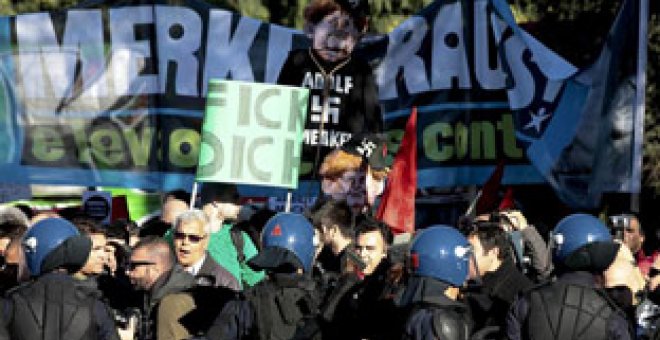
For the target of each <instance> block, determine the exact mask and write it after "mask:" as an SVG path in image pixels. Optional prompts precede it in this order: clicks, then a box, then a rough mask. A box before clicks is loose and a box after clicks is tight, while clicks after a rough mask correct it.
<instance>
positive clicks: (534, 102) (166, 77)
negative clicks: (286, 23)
mask: <svg viewBox="0 0 660 340" xmlns="http://www.w3.org/2000/svg"><path fill="white" fill-rule="evenodd" d="M92 6H93V7H87V8H83V7H80V8H72V9H67V10H63V11H53V12H42V13H26V14H19V15H16V16H13V17H0V87H1V88H0V107H1V108H2V110H0V150H1V152H0V172H3V173H10V174H12V176H6V177H3V178H0V181H2V182H11V183H17V184H20V183H23V184H76V185H83V186H123V187H134V188H143V189H159V190H170V189H176V188H188V187H190V186H191V184H192V182H193V180H194V175H195V172H196V171H197V168H196V167H197V164H198V160H199V159H200V155H199V152H200V150H201V149H202V148H200V142H201V140H202V137H201V124H202V118H203V111H204V108H205V103H206V100H205V96H206V93H207V86H208V84H209V82H208V81H209V79H214V78H215V79H224V78H227V79H229V78H230V79H234V80H240V81H247V82H259V83H273V82H275V81H276V80H277V78H278V75H279V73H280V70H281V69H282V65H283V64H284V62H285V60H286V58H287V54H288V53H289V52H290V51H291V50H293V49H299V48H307V47H309V39H308V38H307V37H306V36H305V35H304V34H303V32H301V31H296V30H293V29H289V28H285V27H281V26H277V25H271V24H268V23H264V22H260V21H258V20H256V19H252V18H248V17H243V16H240V15H239V14H237V13H232V12H229V11H226V10H223V9H219V8H212V7H211V6H209V5H208V4H206V3H204V2H201V1H195V0H189V1H186V2H182V3H178V4H177V5H163V4H160V3H157V2H156V1H141V2H140V4H139V5H138V4H134V5H132V4H121V5H118V4H117V5H115V4H112V3H109V2H108V3H102V2H94V4H93V5H92ZM622 8H623V10H622V13H623V14H622V15H621V16H620V18H619V19H618V21H617V22H618V24H617V27H622V28H624V27H629V28H630V27H632V28H634V27H636V25H633V24H630V23H635V22H637V23H639V24H640V25H641V24H643V23H644V22H645V21H646V20H647V19H646V17H641V16H640V15H639V14H638V12H639V7H638V6H637V5H636V2H635V1H628V0H626V1H623V6H622ZM80 27H85V29H84V30H81V29H80ZM614 28H616V27H614ZM633 30H634V29H633ZM616 31H617V32H619V33H616V32H615V31H613V33H612V35H611V36H610V38H608V46H612V50H605V52H604V57H606V56H607V54H608V53H609V54H612V55H614V54H616V52H617V51H618V50H624V51H627V52H629V53H630V55H626V56H625V57H624V58H619V57H613V58H611V60H605V59H602V60H600V64H599V65H595V66H594V67H592V68H590V69H591V72H590V73H588V72H583V71H584V70H578V69H577V68H576V67H574V66H573V65H571V64H570V63H568V62H567V61H566V60H564V59H563V58H561V57H560V56H559V55H557V54H556V53H553V52H552V51H551V50H549V49H548V48H547V47H545V46H544V45H543V44H542V43H541V42H539V41H538V40H536V39H535V38H534V37H532V36H531V35H530V34H529V33H527V32H525V31H524V30H523V29H521V28H520V27H519V26H518V25H517V24H516V22H515V20H514V18H513V15H512V13H511V10H510V8H509V5H508V4H507V2H506V1H503V0H460V1H451V2H446V1H435V2H432V3H431V4H429V6H427V7H426V8H424V9H422V10H420V11H419V12H418V13H417V14H415V15H412V16H410V17H409V18H408V19H407V20H405V21H404V22H402V23H401V24H400V25H399V26H397V27H396V28H395V29H394V30H393V31H392V32H389V33H388V34H386V35H382V36H376V37H370V38H369V39H366V40H365V41H364V43H363V44H362V45H360V46H358V48H357V50H358V51H357V53H358V54H359V55H362V56H368V58H370V61H371V62H372V64H373V65H374V67H375V73H374V75H375V79H376V85H377V87H378V92H379V99H380V104H381V107H382V110H383V116H384V118H385V127H386V130H387V131H386V132H387V133H388V135H389V136H390V144H391V145H390V147H389V148H388V150H396V149H397V146H398V144H399V143H400V142H401V138H402V135H403V129H404V126H405V123H406V121H407V118H408V115H409V112H410V108H411V107H412V106H413V105H415V106H416V107H417V112H418V114H419V117H418V136H417V140H418V141H419V143H418V152H417V154H418V182H417V183H418V186H419V187H455V186H466V185H481V184H483V183H484V181H485V180H486V179H487V178H488V177H489V176H490V174H491V173H492V172H493V169H494V168H495V166H496V164H497V163H498V161H499V160H504V161H505V162H506V164H507V171H506V174H505V175H504V178H503V179H502V182H503V183H505V184H508V185H510V184H538V183H549V184H550V185H552V186H553V187H554V188H555V189H557V190H558V192H560V193H564V194H562V197H563V198H564V199H565V200H566V201H567V202H569V203H570V204H572V205H579V204H580V202H588V205H590V206H592V205H593V204H595V203H597V201H598V197H599V195H598V193H599V192H601V191H620V192H634V191H638V190H639V185H638V183H639V171H637V170H635V169H631V168H633V167H632V164H633V163H634V164H637V165H638V164H639V163H640V160H639V155H640V152H637V153H636V156H635V161H630V159H631V158H632V156H631V150H632V144H633V143H634V144H635V147H636V148H637V149H639V148H641V140H642V138H639V137H640V136H639V134H640V133H641V131H640V130H641V129H640V128H639V124H637V128H636V130H635V131H634V133H637V134H638V135H637V136H636V138H634V142H633V138H630V137H631V136H632V134H633V131H631V130H632V129H628V128H627V127H628V126H632V124H628V123H631V122H632V120H633V119H634V118H633V117H632V116H633V115H632V114H629V112H628V111H631V110H627V108H629V107H630V106H626V105H627V103H628V102H629V100H628V99H629V98H630V94H631V93H632V96H633V97H634V99H635V100H633V102H637V103H643V100H642V99H643V98H641V95H640V94H637V95H635V89H634V88H633V89H632V90H631V86H628V85H627V84H629V83H630V80H631V79H639V78H640V75H639V73H641V74H642V75H643V72H637V73H638V74H637V75H635V72H634V71H635V67H634V66H638V69H643V65H642V63H639V65H633V67H632V68H630V69H628V68H624V67H623V65H622V64H621V63H619V62H618V60H619V59H624V60H630V61H635V60H638V59H640V56H641V55H643V54H644V53H645V52H644V51H645V49H644V48H640V49H637V48H636V46H634V45H635V44H636V43H637V41H638V39H637V38H635V37H634V36H633V35H634V34H632V33H634V32H632V31H631V30H630V29H628V30H627V31H626V30H623V29H617V30H616ZM640 46H641V45H640ZM606 48H609V47H606ZM602 69H609V70H611V72H599V70H602ZM630 70H632V71H633V72H630ZM598 75H603V76H604V75H607V76H608V77H607V79H597V76H598ZM633 83H634V82H633ZM593 84H606V85H605V86H603V87H602V88H601V89H600V90H597V89H596V88H595V87H594V86H592V85H593ZM301 85H302V84H301ZM637 86H638V87H639V85H637ZM633 87H634V86H633ZM639 91H641V89H638V92H639ZM642 94H643V93H642ZM587 95H589V96H590V98H589V101H588V102H587V101H586V100H585V96H587ZM641 105H643V104H638V105H637V108H635V113H636V114H637V117H636V118H637V122H639V121H640V119H641V117H640V114H639V113H640V111H641V112H643V110H641V108H640V106H641ZM585 108H591V109H590V110H585ZM578 113H579V114H578ZM571 114H572V116H571ZM621 126H623V128H621ZM621 135H623V136H624V138H619V139H617V140H613V138H610V137H609V136H621ZM584 146H586V148H584ZM609 150H614V151H615V152H616V157H608V156H607V155H608V154H609V152H610V151H609ZM637 167H638V168H639V166H637ZM257 169H261V168H257ZM252 175H254V174H252ZM631 178H632V179H631ZM280 180H281V179H280ZM582 198H586V199H584V200H583V199H582Z"/></svg>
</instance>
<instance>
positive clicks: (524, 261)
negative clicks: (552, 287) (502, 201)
mask: <svg viewBox="0 0 660 340" xmlns="http://www.w3.org/2000/svg"><path fill="white" fill-rule="evenodd" d="M477 220H484V217H483V216H482V217H481V218H477ZM488 221H490V222H493V223H498V224H499V225H500V227H501V228H502V229H504V231H506V232H507V234H508V236H509V240H510V241H511V243H512V248H513V250H514V258H515V260H516V264H517V266H518V268H520V269H521V270H522V271H523V273H524V274H525V275H526V276H527V277H528V278H529V279H530V280H532V281H534V282H541V281H543V280H545V279H547V278H548V277H549V276H550V274H551V272H552V261H550V256H549V254H548V246H547V244H546V242H545V241H544V240H543V238H542V237H541V235H540V234H539V232H538V231H537V230H536V228H535V227H534V226H533V225H531V224H529V223H528V222H527V218H525V216H524V215H523V214H522V212H521V211H520V210H516V209H507V210H502V211H495V212H493V213H491V214H490V215H489V216H488Z"/></svg>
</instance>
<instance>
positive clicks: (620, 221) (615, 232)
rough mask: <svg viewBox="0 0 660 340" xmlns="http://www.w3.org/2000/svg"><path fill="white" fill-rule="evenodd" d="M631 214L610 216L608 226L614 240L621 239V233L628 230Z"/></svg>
mask: <svg viewBox="0 0 660 340" xmlns="http://www.w3.org/2000/svg"><path fill="white" fill-rule="evenodd" d="M631 217H632V216H631V215H625V214H623V215H614V216H610V219H609V227H610V232H611V233H612V236H613V237H614V239H615V240H623V233H624V231H626V230H630V220H631Z"/></svg>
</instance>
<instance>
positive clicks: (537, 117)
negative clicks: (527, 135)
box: [524, 107, 550, 133]
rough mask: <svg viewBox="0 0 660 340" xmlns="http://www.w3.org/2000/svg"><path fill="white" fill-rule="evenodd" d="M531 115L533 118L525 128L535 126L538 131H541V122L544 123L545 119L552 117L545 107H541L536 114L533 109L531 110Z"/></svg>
mask: <svg viewBox="0 0 660 340" xmlns="http://www.w3.org/2000/svg"><path fill="white" fill-rule="evenodd" d="M529 116H530V118H531V119H530V121H529V123H527V125H525V127H524V129H531V128H534V129H536V133H539V132H541V123H543V121H544V120H546V119H548V118H550V115H549V114H546V113H545V108H544V107H542V108H540V109H539V113H538V114H534V112H533V111H529Z"/></svg>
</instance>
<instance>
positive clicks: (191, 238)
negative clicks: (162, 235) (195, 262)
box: [174, 231, 206, 243]
mask: <svg viewBox="0 0 660 340" xmlns="http://www.w3.org/2000/svg"><path fill="white" fill-rule="evenodd" d="M205 238H206V235H195V234H186V233H182V232H178V231H176V232H174V239H175V240H180V241H182V240H185V239H188V242H190V243H199V242H200V241H201V240H203V239H205Z"/></svg>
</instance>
